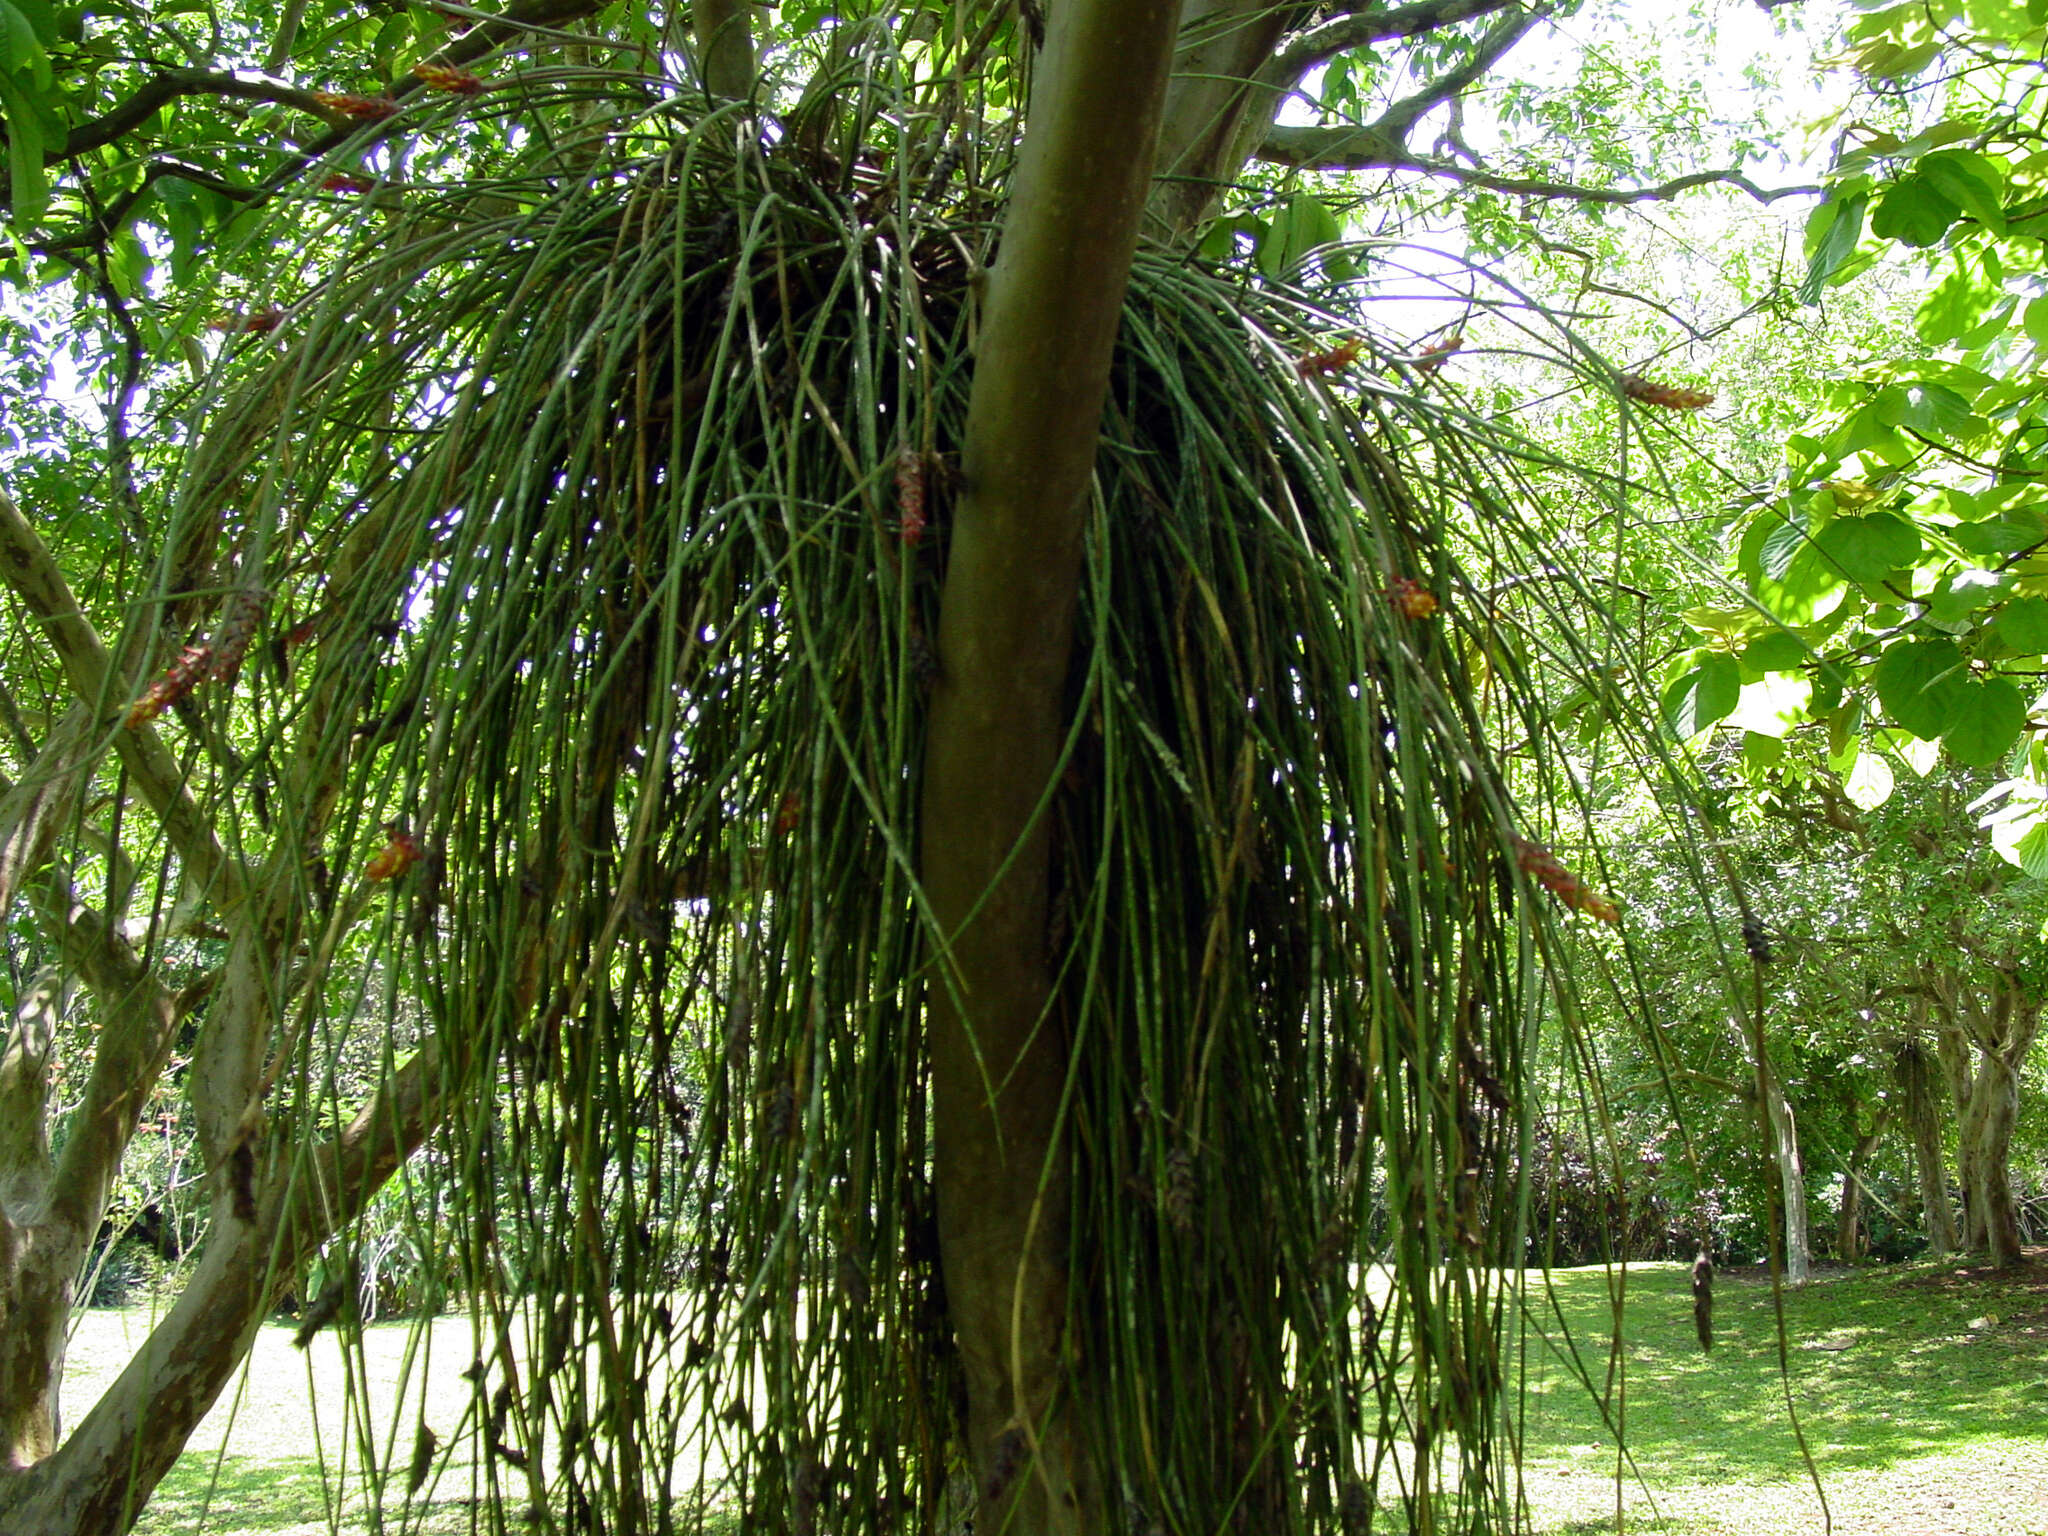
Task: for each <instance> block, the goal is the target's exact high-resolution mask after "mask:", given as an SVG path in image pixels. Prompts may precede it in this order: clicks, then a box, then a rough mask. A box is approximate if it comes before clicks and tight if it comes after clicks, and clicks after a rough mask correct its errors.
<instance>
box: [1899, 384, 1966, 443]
mask: <svg viewBox="0 0 2048 1536" xmlns="http://www.w3.org/2000/svg"><path fill="white" fill-rule="evenodd" d="M1898 425H1900V426H1902V427H1911V428H1912V429H1913V430H1914V431H1915V432H1922V433H1925V434H1926V435H1927V436H1929V437H1939V438H1945V439H1946V440H1948V441H1949V442H1957V443H1960V442H1968V441H1969V440H1970V439H1971V438H1973V437H1976V436H1978V435H1979V434H1980V433H1982V432H1983V430H1984V418H1983V417H1981V416H1979V415H1978V414H1977V413H1976V412H1975V411H1973V410H1971V409H1970V402H1969V401H1967V400H1965V399H1964V398H1963V397H1962V396H1961V395H1959V394H1957V393H1956V392H1955V391H1954V390H1952V389H1950V388H1949V387H1948V386H1947V385H1945V384H1927V383H1919V384H1908V385H1907V386H1906V404H1905V409H1904V410H1903V411H1901V412H1900V414H1899V420H1898Z"/></svg>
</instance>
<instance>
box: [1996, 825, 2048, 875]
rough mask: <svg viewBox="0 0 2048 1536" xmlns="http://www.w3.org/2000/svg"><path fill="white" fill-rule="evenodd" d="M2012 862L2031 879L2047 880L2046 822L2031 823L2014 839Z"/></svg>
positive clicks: (2047, 849)
mask: <svg viewBox="0 0 2048 1536" xmlns="http://www.w3.org/2000/svg"><path fill="white" fill-rule="evenodd" d="M2000 851H2001V852H2003V851H2004V850H2002V849H2001V850H2000ZM2012 860H2013V862H2014V863H2015V864H2017V865H2019V867H2020V868H2021V870H2023V871H2024V872H2025V873H2026V874H2028V875H2029V876H2031V877H2032V878H2033V879H2036V880H2048V821H2036V822H2034V823H2032V824H2031V825H2030V826H2028V828H2027V830H2026V831H2024V832H2022V833H2021V834H2020V835H2019V836H2018V837H2017V838H2016V839H2014V841H2013V844H2012Z"/></svg>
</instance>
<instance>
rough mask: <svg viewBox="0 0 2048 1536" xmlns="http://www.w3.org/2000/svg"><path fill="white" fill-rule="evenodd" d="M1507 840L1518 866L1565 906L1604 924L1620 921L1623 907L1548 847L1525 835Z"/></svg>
mask: <svg viewBox="0 0 2048 1536" xmlns="http://www.w3.org/2000/svg"><path fill="white" fill-rule="evenodd" d="M1508 841H1509V844H1510V845H1511V846H1512V847H1513V848H1514V850H1515V865H1516V867H1517V868H1519V869H1520V870H1521V871H1522V873H1523V874H1525V875H1527V876H1528V877H1529V878H1530V879H1531V880H1533V881H1535V882H1536V884H1538V885H1540V886H1542V887H1543V889H1544V890H1546V891H1548V892H1550V894H1551V895H1553V896H1555V897H1556V898H1557V899H1558V900H1559V901H1560V902H1562V903H1564V905H1565V906H1567V907H1569V908H1570V909H1571V910H1572V911H1574V912H1583V913H1585V914H1586V915H1587V916H1588V917H1593V918H1597V919H1599V920H1600V921H1601V922H1603V923H1613V924H1618V923H1620V921H1621V908H1619V907H1618V906H1616V905H1615V904H1614V902H1613V900H1612V899H1611V898H1609V897H1607V896H1604V895H1602V894H1601V893H1600V892H1598V891H1596V890H1594V889H1593V888H1592V887H1591V886H1590V885H1588V884H1586V882H1585V881H1583V880H1581V879H1580V878H1579V877H1578V876H1577V875H1575V874H1573V873H1572V872H1571V871H1570V870H1568V869H1566V868H1565V867H1564V865H1563V864H1561V863H1560V862H1559V861H1558V857H1557V855H1556V854H1554V853H1552V852H1551V851H1550V850H1549V849H1548V848H1546V847H1544V846H1543V845H1542V844H1541V843H1532V842H1530V841H1529V840H1528V839H1527V838H1524V837H1515V838H1510V839H1509V840H1508Z"/></svg>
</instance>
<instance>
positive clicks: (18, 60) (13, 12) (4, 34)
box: [0, 0, 53, 131]
mask: <svg viewBox="0 0 2048 1536" xmlns="http://www.w3.org/2000/svg"><path fill="white" fill-rule="evenodd" d="M0 71H7V72H10V73H13V74H15V75H21V76H26V77H27V81H26V83H27V84H28V85H29V86H30V87H41V88H42V89H45V90H47V89H48V88H49V86H50V84H51V81H52V78H53V77H52V76H51V74H50V60H49V58H48V56H47V55H46V54H44V52H43V40H42V39H41V38H40V37H38V36H37V35H36V28H35V23H33V22H31V21H30V20H29V19H28V17H26V16H24V15H22V13H21V11H20V9H19V8H18V7H16V6H15V5H13V4H11V3H10V0H0ZM15 115H16V114H15V112H14V110H13V108H12V107H10V108H9V109H8V112H7V121H8V124H9V128H10V131H11V129H12V125H13V123H14V120H15Z"/></svg>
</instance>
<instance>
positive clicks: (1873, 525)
mask: <svg viewBox="0 0 2048 1536" xmlns="http://www.w3.org/2000/svg"><path fill="white" fill-rule="evenodd" d="M1814 542H1815V543H1816V544H1817V545H1818V546H1819V548H1820V552H1821V553H1822V554H1823V555H1825V556H1826V557H1827V558H1828V559H1830V560H1832V561H1834V563H1835V564H1836V565H1837V566H1839V567H1840V568H1841V569H1842V571H1843V573H1844V574H1845V575H1847V576H1848V578H1849V579H1850V580H1851V581H1853V582H1855V583H1857V584H1858V585H1859V586H1869V585H1871V584H1873V583H1875V582H1880V581H1882V580H1884V578H1885V577H1887V576H1889V575H1890V574H1891V573H1892V572H1893V571H1896V570H1897V569H1899V567H1901V566H1905V565H1911V564H1912V563H1913V562H1914V561H1915V560H1917V559H1919V558H1920V550H1921V544H1920V535H1919V534H1918V533H1916V532H1914V530H1913V527H1912V525H1911V524H1910V523H1907V522H1904V521H1902V520H1901V519H1899V518H1896V517H1894V516H1892V515H1891V513H1889V512H1872V513H1870V514H1869V515H1867V516H1864V517H1838V518H1836V519H1835V520H1834V521H1833V522H1831V523H1829V524H1828V525H1827V526H1826V527H1825V528H1823V529H1821V531H1820V533H1819V534H1818V535H1817V536H1816V537H1815V540H1814Z"/></svg>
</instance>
